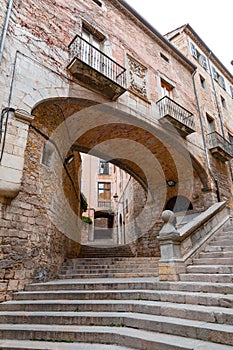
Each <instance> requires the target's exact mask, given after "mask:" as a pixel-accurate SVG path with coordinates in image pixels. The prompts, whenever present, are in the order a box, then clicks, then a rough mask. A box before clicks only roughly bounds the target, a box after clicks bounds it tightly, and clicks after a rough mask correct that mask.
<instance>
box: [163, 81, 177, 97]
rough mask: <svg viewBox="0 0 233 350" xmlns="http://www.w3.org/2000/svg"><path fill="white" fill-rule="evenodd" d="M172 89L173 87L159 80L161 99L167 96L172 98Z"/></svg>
mask: <svg viewBox="0 0 233 350" xmlns="http://www.w3.org/2000/svg"><path fill="white" fill-rule="evenodd" d="M173 89H174V87H173V86H172V85H171V84H169V83H168V82H167V81H165V80H164V79H161V91H162V97H164V96H168V97H170V98H172V90H173Z"/></svg>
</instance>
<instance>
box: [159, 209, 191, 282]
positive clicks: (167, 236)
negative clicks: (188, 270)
mask: <svg viewBox="0 0 233 350" xmlns="http://www.w3.org/2000/svg"><path fill="white" fill-rule="evenodd" d="M162 220H163V221H164V225H163V227H162V229H161V231H160V232H159V236H158V240H159V244H160V252H161V259H160V260H159V279H160V280H161V281H178V280H179V274H180V273H183V272H185V265H184V261H183V259H182V255H181V239H180V234H179V232H178V231H177V230H176V227H175V225H174V220H175V215H174V213H173V212H172V211H171V210H165V211H164V212H163V213H162Z"/></svg>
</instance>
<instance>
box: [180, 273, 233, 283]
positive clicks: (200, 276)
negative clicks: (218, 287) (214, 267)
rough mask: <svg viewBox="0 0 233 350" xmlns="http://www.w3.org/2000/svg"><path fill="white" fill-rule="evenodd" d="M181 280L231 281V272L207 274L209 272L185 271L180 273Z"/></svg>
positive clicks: (232, 278)
mask: <svg viewBox="0 0 233 350" xmlns="http://www.w3.org/2000/svg"><path fill="white" fill-rule="evenodd" d="M180 280H181V281H192V282H199V281H200V282H212V283H232V282H233V274H223V273H219V274H209V273H187V274H180Z"/></svg>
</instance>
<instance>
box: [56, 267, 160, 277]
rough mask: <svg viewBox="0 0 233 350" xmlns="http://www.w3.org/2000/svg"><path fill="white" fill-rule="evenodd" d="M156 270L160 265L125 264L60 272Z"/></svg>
mask: <svg viewBox="0 0 233 350" xmlns="http://www.w3.org/2000/svg"><path fill="white" fill-rule="evenodd" d="M154 270H158V266H154V267H151V266H146V265H145V266H131V267H130V266H125V268H123V267H117V266H114V267H112V266H103V267H101V266H99V267H98V266H93V267H92V266H85V267H83V268H80V267H76V268H66V269H64V268H62V269H61V271H60V274H61V275H62V274H65V273H90V272H91V273H99V272H100V273H101V272H104V273H105V272H146V271H148V272H150V271H154Z"/></svg>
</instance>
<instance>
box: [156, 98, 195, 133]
mask: <svg viewBox="0 0 233 350" xmlns="http://www.w3.org/2000/svg"><path fill="white" fill-rule="evenodd" d="M157 104H158V106H159V112H160V116H161V117H164V116H166V115H170V116H171V117H173V118H174V119H176V120H178V121H179V122H181V123H183V124H184V125H186V126H187V127H189V128H191V129H194V128H195V123H194V117H193V114H192V113H191V112H190V111H188V110H187V109H186V108H184V107H183V106H181V105H180V104H179V103H177V102H175V101H173V100H172V99H171V98H170V97H168V96H164V97H163V98H161V99H160V100H159V101H157Z"/></svg>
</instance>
